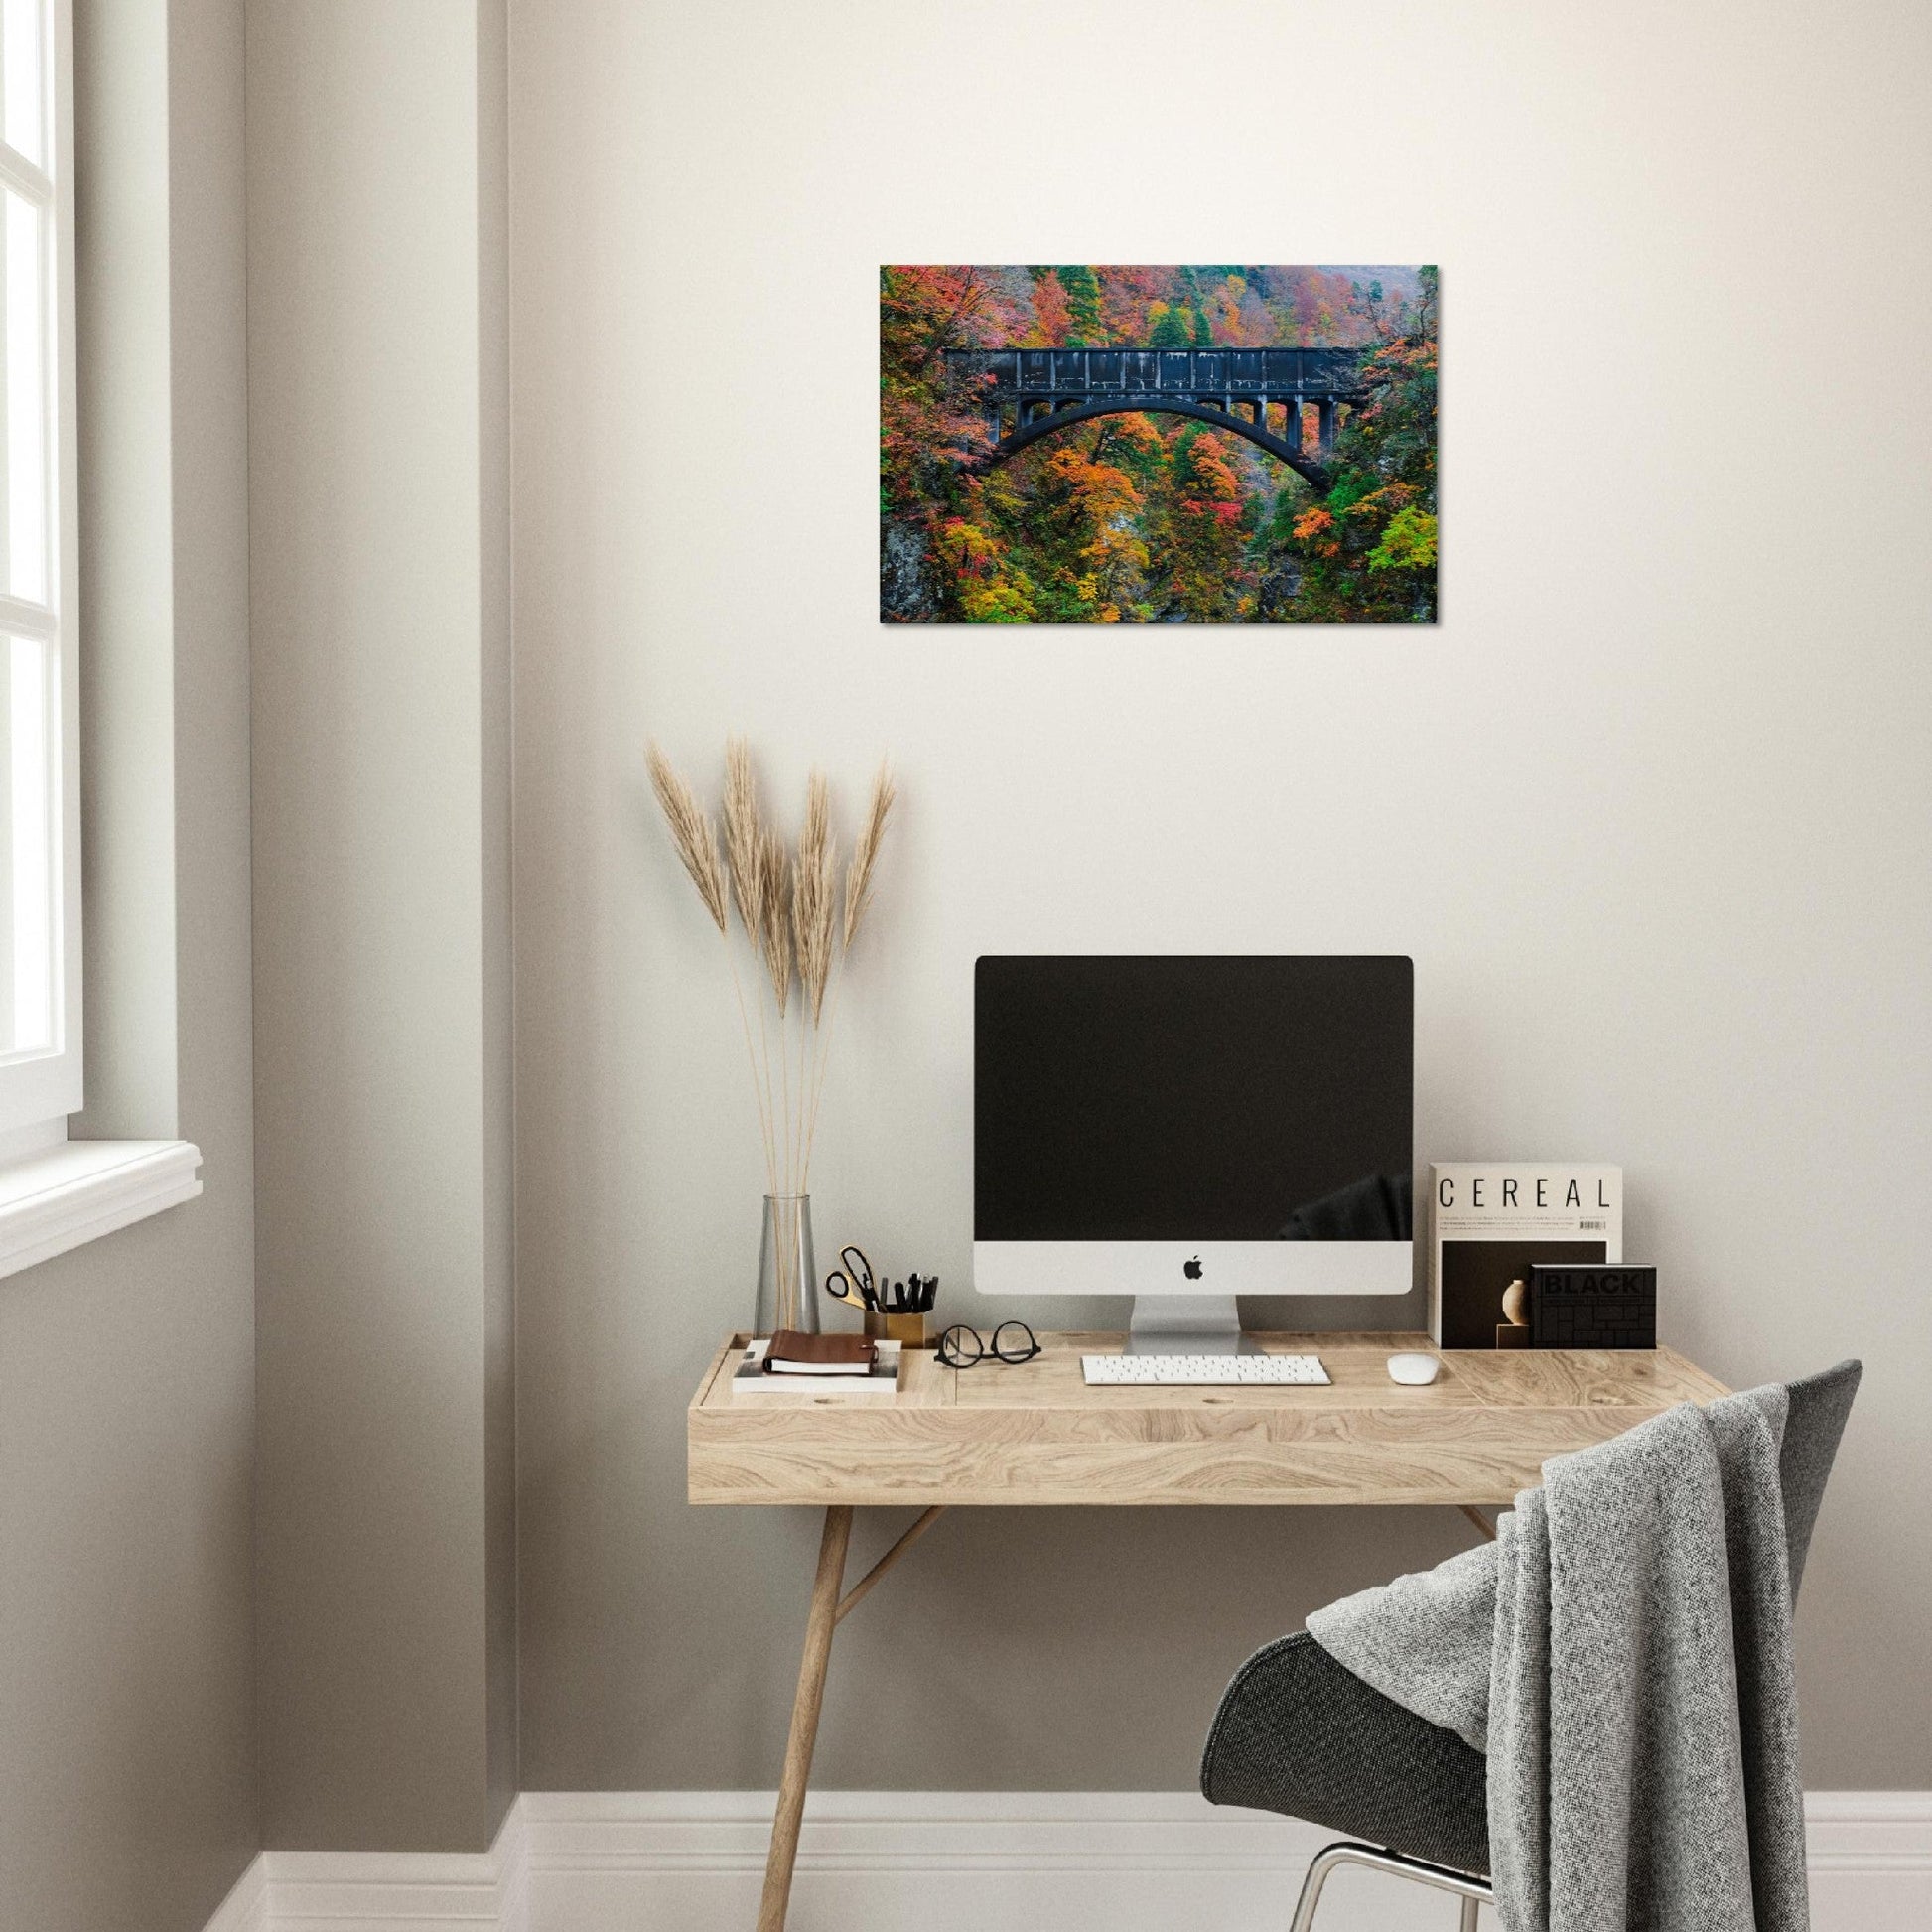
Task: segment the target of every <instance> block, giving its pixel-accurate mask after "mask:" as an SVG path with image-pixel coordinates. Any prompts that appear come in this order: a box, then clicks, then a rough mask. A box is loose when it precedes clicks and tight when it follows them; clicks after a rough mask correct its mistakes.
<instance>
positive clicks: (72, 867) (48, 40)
mask: <svg viewBox="0 0 1932 1932" xmlns="http://www.w3.org/2000/svg"><path fill="white" fill-rule="evenodd" d="M15 4H18V0H15ZM40 29H41V41H40V45H41V128H42V147H43V151H44V152H45V153H46V155H47V157H48V164H49V165H48V166H47V167H46V168H42V167H40V166H39V165H37V164H36V163H35V162H33V161H31V160H29V159H28V158H27V157H26V156H25V155H23V154H21V153H19V152H18V151H17V150H16V149H14V148H12V147H11V146H9V145H7V144H6V142H5V140H4V138H3V131H0V186H3V187H4V188H6V189H9V190H11V191H13V192H14V193H15V194H17V195H19V196H20V197H22V199H23V200H25V201H28V202H30V203H32V204H33V205H34V206H35V207H38V208H39V209H40V210H41V214H42V222H41V285H42V289H43V291H44V306H43V313H42V336H41V341H42V353H43V356H44V357H45V358H46V364H47V366H46V371H45V373H46V375H47V377H49V378H51V379H48V380H46V381H45V383H44V389H43V394H44V396H45V398H46V399H47V405H48V407H47V418H46V422H45V425H44V432H43V433H44V436H45V447H46V453H47V464H48V469H49V472H50V475H51V479H52V485H53V486H52V487H51V488H50V489H49V490H48V504H47V511H48V525H49V527H48V532H47V541H48V603H47V606H46V607H45V608H43V607H42V606H40V605H37V604H32V603H29V602H26V601H25V600H23V599H20V598H17V597H14V596H11V595H8V594H7V593H5V592H4V591H0V635H11V636H21V637H33V638H38V639H40V640H41V641H43V642H44V643H45V644H46V646H47V649H48V653H49V656H50V658H51V660H52V663H51V668H52V671H53V675H52V676H51V677H50V679H49V684H50V687H51V694H52V698H53V703H52V705H51V707H50V709H51V712H52V716H51V717H50V719H49V724H48V747H47V751H48V768H49V771H50V773H53V774H58V778H57V779H56V780H55V781H53V782H51V783H50V787H49V790H50V797H49V801H48V813H49V842H50V845H51V847H52V853H53V859H52V865H51V868H50V884H51V900H52V903H51V904H50V906H49V908H48V910H49V918H50V921H51V929H52V946H53V976H52V978H53V1005H54V1013H53V1027H52V1035H53V1038H52V1043H51V1045H49V1046H48V1047H45V1048H42V1049H38V1050H30V1051H27V1052H23V1053H19V1054H11V1055H8V1056H6V1057H5V1058H0V1156H4V1155H5V1154H7V1153H12V1154H15V1155H18V1154H19V1153H21V1152H24V1151H26V1150H28V1149H31V1148H32V1147H35V1146H46V1145H52V1144H57V1143H59V1142H61V1141H64V1140H66V1139H67V1120H68V1116H69V1114H73V1113H77V1112H79V1110H80V1106H81V1103H82V1097H83V1093H84V1069H83V1066H82V1053H81V1013H82V1009H81V997H82V995H81V947H80V677H79V649H78V635H77V625H76V622H75V617H76V613H77V609H78V603H79V597H78V584H79V545H78V542H77V533H76V521H77V500H78V490H77V485H76V480H75V475H74V471H75V448H76V444H77V440H78V439H77V430H76V421H75V416H76V411H75V394H74V389H75V363H74V323H73V285H74V267H73V80H72V76H73V14H72V6H71V0H40Z"/></svg>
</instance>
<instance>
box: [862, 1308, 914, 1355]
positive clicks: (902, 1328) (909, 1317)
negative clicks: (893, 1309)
mask: <svg viewBox="0 0 1932 1932" xmlns="http://www.w3.org/2000/svg"><path fill="white" fill-rule="evenodd" d="M866 1333H867V1334H869V1335H870V1336H871V1337H872V1338H873V1340H874V1341H896V1342H898V1343H900V1344H901V1345H902V1346H903V1347H906V1348H923V1347H924V1346H925V1316H924V1315H923V1314H886V1313H884V1312H881V1311H872V1310H868V1311H867V1312H866Z"/></svg>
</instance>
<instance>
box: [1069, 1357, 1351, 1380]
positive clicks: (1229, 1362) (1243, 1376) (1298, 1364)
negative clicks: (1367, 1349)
mask: <svg viewBox="0 0 1932 1932" xmlns="http://www.w3.org/2000/svg"><path fill="white" fill-rule="evenodd" d="M1080 1368H1081V1372H1082V1373H1083V1374H1084V1375H1085V1376H1086V1379H1087V1380H1088V1381H1089V1382H1097V1383H1102V1384H1107V1385H1111V1386H1120V1385H1128V1386H1138V1387H1141V1388H1149V1387H1153V1388H1167V1387H1181V1386H1184V1385H1187V1384H1194V1385H1205V1386H1208V1387H1222V1386H1227V1387H1233V1386H1236V1385H1240V1386H1243V1387H1246V1386H1248V1385H1250V1384H1269V1385H1279V1384H1281V1383H1284V1382H1325V1381H1327V1379H1328V1371H1327V1370H1326V1369H1325V1368H1323V1367H1322V1366H1321V1360H1320V1357H1319V1356H1316V1355H1082V1356H1081V1357H1080Z"/></svg>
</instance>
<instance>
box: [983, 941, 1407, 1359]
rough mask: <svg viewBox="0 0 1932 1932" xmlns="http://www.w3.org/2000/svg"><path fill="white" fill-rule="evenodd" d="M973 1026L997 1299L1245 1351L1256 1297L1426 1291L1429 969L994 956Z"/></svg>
mask: <svg viewBox="0 0 1932 1932" xmlns="http://www.w3.org/2000/svg"><path fill="white" fill-rule="evenodd" d="M973 1021H974V1025H973V1107H974V1112H973V1280H974V1286H975V1287H977V1288H978V1289H979V1290H980V1291H981V1292H982V1293H984V1294H989V1295H1131V1296H1133V1297H1134V1314H1133V1321H1132V1327H1131V1334H1130V1340H1129V1348H1130V1350H1132V1349H1145V1350H1149V1351H1152V1352H1161V1353H1170V1352H1180V1351H1219V1352H1222V1353H1231V1352H1233V1351H1235V1350H1236V1349H1237V1348H1238V1346H1239V1343H1240V1319H1239V1316H1238V1315H1237V1313H1236V1311H1235V1301H1234V1298H1235V1297H1236V1296H1237V1295H1401V1294H1403V1293H1405V1292H1406V1291H1407V1290H1408V1288H1409V1286H1410V1281H1411V1276H1412V1262H1411V1253H1412V1244H1413V1224H1414V1215H1413V1209H1412V1202H1411V1191H1412V1190H1411V1180H1410V1175H1411V1161H1412V1139H1413V1133H1412V1117H1413V1110H1414V1108H1413V1103H1414V1083H1415V1067H1414V1045H1415V974H1414V968H1413V966H1412V964H1411V962H1410V961H1409V960H1408V959H1406V958H1400V957H1379V956H1378V957H1356V958H1350V957H1313V956H1306V957H1305V956H1294V955H1289V956H1281V957H1273V956H1264V957H1214V958H1167V957H1156V958H1098V957H1081V956H1050V957H1033V958H1025V957H989V958H983V959H981V960H980V961H979V963H978V967H977V971H976V975H975V981H974V995H973Z"/></svg>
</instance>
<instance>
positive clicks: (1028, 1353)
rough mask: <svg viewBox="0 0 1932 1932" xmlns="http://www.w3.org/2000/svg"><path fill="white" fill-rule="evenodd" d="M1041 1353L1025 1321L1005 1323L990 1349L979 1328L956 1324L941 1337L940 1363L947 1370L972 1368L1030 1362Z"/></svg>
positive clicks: (999, 1327)
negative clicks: (985, 1364) (995, 1363)
mask: <svg viewBox="0 0 1932 1932" xmlns="http://www.w3.org/2000/svg"><path fill="white" fill-rule="evenodd" d="M1038 1353H1039V1338H1038V1336H1036V1335H1035V1333H1034V1331H1033V1330H1032V1329H1031V1328H1030V1327H1028V1326H1027V1324H1026V1323H1025V1322H1024V1321H1002V1322H1001V1323H1000V1325H999V1326H998V1327H997V1328H995V1329H994V1330H993V1342H992V1345H991V1346H990V1347H989V1346H988V1345H987V1343H986V1342H985V1341H984V1340H983V1339H982V1338H981V1336H980V1331H979V1330H978V1329H977V1328H969V1327H967V1325H966V1324H965V1323H964V1322H963V1321H956V1322H954V1323H953V1325H952V1326H951V1327H950V1328H948V1329H947V1330H946V1332H945V1333H944V1334H943V1335H941V1336H940V1337H939V1359H940V1361H941V1362H943V1363H944V1364H945V1366H946V1367H947V1368H973V1367H976V1366H977V1365H978V1364H979V1363H981V1362H986V1361H995V1360H998V1361H1002V1362H1030V1361H1032V1360H1033V1358H1034V1357H1035V1355H1037V1354H1038Z"/></svg>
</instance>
